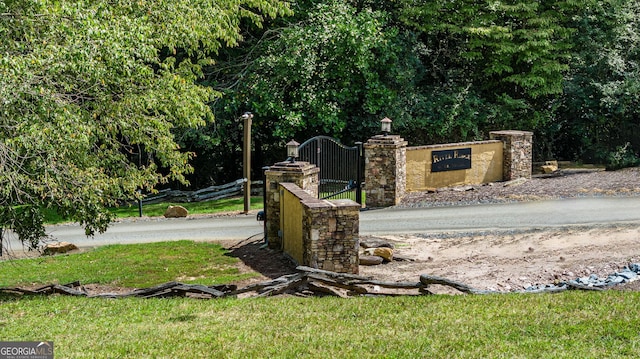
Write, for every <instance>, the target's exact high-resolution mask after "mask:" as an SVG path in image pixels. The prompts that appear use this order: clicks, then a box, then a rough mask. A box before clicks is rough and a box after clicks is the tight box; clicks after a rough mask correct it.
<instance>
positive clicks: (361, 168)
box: [355, 142, 364, 206]
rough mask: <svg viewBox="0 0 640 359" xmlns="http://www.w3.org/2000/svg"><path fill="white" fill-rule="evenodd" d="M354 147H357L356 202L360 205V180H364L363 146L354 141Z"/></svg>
mask: <svg viewBox="0 0 640 359" xmlns="http://www.w3.org/2000/svg"><path fill="white" fill-rule="evenodd" d="M355 145H356V147H358V171H357V173H358V175H357V177H358V178H357V179H356V202H358V204H360V206H362V182H364V177H363V174H364V148H363V146H362V142H356V143H355Z"/></svg>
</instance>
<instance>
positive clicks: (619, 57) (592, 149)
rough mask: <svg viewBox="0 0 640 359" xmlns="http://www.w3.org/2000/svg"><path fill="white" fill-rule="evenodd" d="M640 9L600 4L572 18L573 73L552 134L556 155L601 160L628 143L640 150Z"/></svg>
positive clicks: (620, 2)
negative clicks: (639, 65)
mask: <svg viewBox="0 0 640 359" xmlns="http://www.w3.org/2000/svg"><path fill="white" fill-rule="evenodd" d="M637 5H638V4H637V2H636V1H630V0H607V1H601V2H598V3H597V4H596V5H594V6H592V7H590V9H589V11H584V12H583V13H580V14H578V15H576V16H575V17H574V21H575V25H574V26H575V27H576V28H577V29H578V31H577V32H576V33H575V34H574V36H573V38H572V42H573V43H574V44H575V51H574V52H573V61H572V69H571V73H570V76H568V77H567V80H566V84H565V94H564V96H562V97H561V98H560V107H559V110H558V117H557V121H556V123H555V125H556V128H555V132H554V133H553V137H555V138H556V140H557V145H556V147H557V148H558V152H560V153H564V154H565V156H567V158H568V159H576V158H579V159H582V160H583V161H603V160H606V154H607V153H609V152H616V147H618V146H624V145H625V143H626V142H630V143H631V146H632V147H634V148H640V139H639V137H640V122H638V119H639V118H640V70H639V67H638V63H640V50H639V49H640V21H639V19H640V8H639V7H638V6H637ZM603 154H605V155H604V156H603Z"/></svg>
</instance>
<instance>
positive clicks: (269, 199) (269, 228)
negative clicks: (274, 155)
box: [264, 162, 320, 249]
mask: <svg viewBox="0 0 640 359" xmlns="http://www.w3.org/2000/svg"><path fill="white" fill-rule="evenodd" d="M319 172H320V168H318V167H317V166H316V165H314V164H310V163H309V162H279V163H276V164H275V165H273V166H271V167H269V169H268V170H266V171H265V180H266V183H265V189H266V192H265V193H264V196H265V214H266V220H265V232H266V233H265V234H266V236H267V241H268V243H269V248H274V249H280V248H281V247H282V239H281V231H280V186H279V185H280V183H294V184H295V185H297V186H298V187H300V188H301V189H303V190H305V191H306V192H307V193H309V194H310V195H311V196H314V197H316V198H317V197H318V183H319V177H318V173H319Z"/></svg>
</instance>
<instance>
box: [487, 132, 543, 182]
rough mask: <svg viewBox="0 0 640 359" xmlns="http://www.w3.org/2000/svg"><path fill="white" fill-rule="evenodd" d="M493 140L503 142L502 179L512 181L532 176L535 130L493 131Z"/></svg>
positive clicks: (491, 135) (491, 136)
mask: <svg viewBox="0 0 640 359" xmlns="http://www.w3.org/2000/svg"><path fill="white" fill-rule="evenodd" d="M489 136H490V138H491V139H492V140H500V141H502V143H503V152H502V153H503V160H502V166H503V170H502V179H503V180H505V181H510V180H514V179H518V178H531V168H532V166H533V132H528V131H514V130H507V131H493V132H490V133H489Z"/></svg>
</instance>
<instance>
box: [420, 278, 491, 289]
mask: <svg viewBox="0 0 640 359" xmlns="http://www.w3.org/2000/svg"><path fill="white" fill-rule="evenodd" d="M420 282H421V283H422V284H425V285H429V284H440V285H445V286H449V287H452V288H455V289H457V290H459V291H461V292H463V293H469V294H490V293H498V292H494V291H490V290H480V289H475V288H472V287H470V286H468V285H466V284H463V283H460V282H456V281H453V280H450V279H447V278H442V277H437V276H433V275H429V274H422V275H420Z"/></svg>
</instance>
